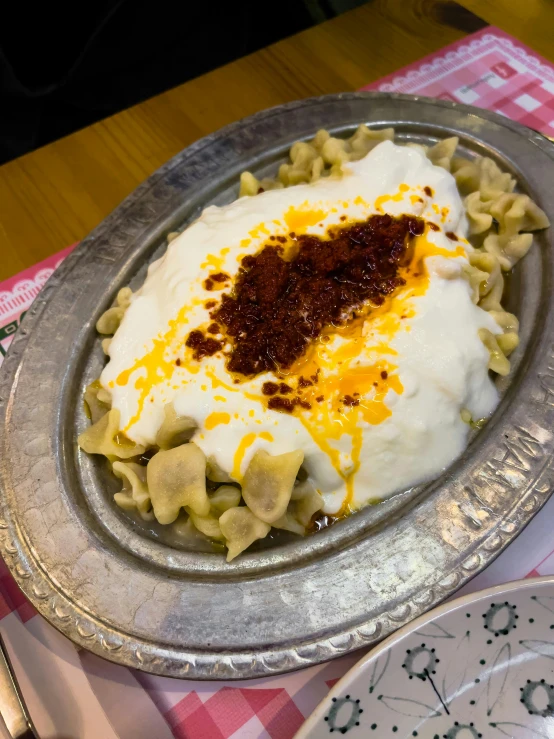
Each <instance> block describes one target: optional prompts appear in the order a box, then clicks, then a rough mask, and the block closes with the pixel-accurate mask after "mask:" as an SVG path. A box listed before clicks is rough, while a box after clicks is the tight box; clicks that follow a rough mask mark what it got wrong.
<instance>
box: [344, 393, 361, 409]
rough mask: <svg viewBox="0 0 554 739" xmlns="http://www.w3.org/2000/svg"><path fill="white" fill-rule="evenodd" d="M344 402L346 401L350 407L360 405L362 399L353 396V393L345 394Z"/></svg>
mask: <svg viewBox="0 0 554 739" xmlns="http://www.w3.org/2000/svg"><path fill="white" fill-rule="evenodd" d="M342 402H343V403H344V405H348V406H350V407H353V406H355V405H360V401H359V400H358V399H357V398H353V397H352V396H351V395H345V396H344V398H343V399H342Z"/></svg>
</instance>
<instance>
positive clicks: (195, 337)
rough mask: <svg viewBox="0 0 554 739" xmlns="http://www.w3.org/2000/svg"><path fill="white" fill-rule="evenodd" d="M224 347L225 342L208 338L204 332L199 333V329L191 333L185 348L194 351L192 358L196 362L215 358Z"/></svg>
mask: <svg viewBox="0 0 554 739" xmlns="http://www.w3.org/2000/svg"><path fill="white" fill-rule="evenodd" d="M223 345H224V342H223V341H218V340H217V339H212V338H210V337H206V336H204V334H203V333H202V331H199V330H198V329H195V330H194V331H191V332H190V334H189V335H188V338H187V340H186V342H185V346H188V347H189V348H190V349H192V350H193V353H192V356H193V358H194V359H196V361H199V360H200V359H203V358H204V357H211V356H213V355H214V354H216V353H217V352H218V351H220V350H221V349H223Z"/></svg>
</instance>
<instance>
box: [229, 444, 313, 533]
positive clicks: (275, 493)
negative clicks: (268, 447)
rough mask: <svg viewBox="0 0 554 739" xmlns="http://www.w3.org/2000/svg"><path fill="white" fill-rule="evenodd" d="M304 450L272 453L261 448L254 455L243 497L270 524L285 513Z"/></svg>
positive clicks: (255, 512)
mask: <svg viewBox="0 0 554 739" xmlns="http://www.w3.org/2000/svg"><path fill="white" fill-rule="evenodd" d="M303 461H304V453H303V452H301V451H294V452H288V453H286V454H278V455H275V456H273V455H271V454H268V453H267V452H266V451H265V450H263V449H260V450H259V451H258V452H256V454H255V455H254V456H253V457H252V459H251V461H250V464H249V465H248V468H247V470H246V474H245V475H244V480H243V483H242V497H243V498H244V500H245V502H246V505H247V506H248V507H249V508H250V510H251V511H252V512H253V513H254V514H255V515H256V516H257V517H258V518H259V519H260V520H261V521H265V522H266V523H273V522H274V521H277V520H278V519H279V518H281V516H283V515H284V513H285V511H286V509H287V506H288V504H289V501H290V496H291V493H292V488H293V485H294V481H295V479H296V475H297V474H298V470H299V469H300V465H301V464H302V462H303Z"/></svg>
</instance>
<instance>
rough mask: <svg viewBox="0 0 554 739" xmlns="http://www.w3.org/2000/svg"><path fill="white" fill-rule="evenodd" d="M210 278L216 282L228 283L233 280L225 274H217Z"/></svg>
mask: <svg viewBox="0 0 554 739" xmlns="http://www.w3.org/2000/svg"><path fill="white" fill-rule="evenodd" d="M210 278H211V279H212V280H213V281H214V282H228V281H229V280H230V279H231V278H230V277H229V275H227V274H225V272H216V273H215V275H210Z"/></svg>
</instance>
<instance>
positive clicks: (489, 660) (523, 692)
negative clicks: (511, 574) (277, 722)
mask: <svg viewBox="0 0 554 739" xmlns="http://www.w3.org/2000/svg"><path fill="white" fill-rule="evenodd" d="M330 734H335V735H337V734H339V735H342V734H348V736H349V739H350V737H352V739H357V738H358V737H364V738H365V737H375V739H388V737H390V739H408V738H410V739H412V737H420V739H478V737H483V738H484V739H494V738H495V737H497V739H503V737H512V739H550V738H552V737H554V577H550V576H549V577H542V578H536V579H531V580H520V581H518V582H513V583H508V584H507V585H499V586H497V587H494V588H489V589H488V590H483V591H481V592H479V593H472V594H471V595H468V596H465V597H463V598H458V599H457V600H454V601H451V602H450V603H447V604H445V605H443V606H441V607H439V608H436V609H435V610H433V611H431V612H430V613H429V614H427V615H425V616H422V617H421V618H418V619H416V620H415V621H413V622H412V623H411V624H408V625H407V626H405V627H404V628H402V629H400V630H399V631H397V632H396V633H395V634H393V635H392V636H390V637H389V638H388V639H385V641H383V642H382V643H381V644H380V645H379V646H378V647H376V648H375V649H374V650H372V651H371V652H370V653H369V654H367V655H366V656H365V657H364V658H363V659H362V660H360V662H358V663H357V664H356V665H355V666H354V667H353V668H352V669H351V670H350V672H348V674H347V675H345V676H344V677H343V678H342V680H340V681H339V682H338V683H337V684H336V685H335V686H334V688H333V690H332V691H331V692H330V693H329V695H328V696H327V697H326V698H325V700H324V701H322V703H320V705H319V706H318V708H317V709H316V710H315V712H314V713H313V714H312V716H310V718H309V719H308V720H307V721H306V723H305V724H304V725H303V726H302V728H301V729H300V731H299V732H298V734H297V735H296V739H323V737H328V736H329V735H330Z"/></svg>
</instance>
